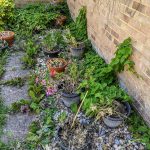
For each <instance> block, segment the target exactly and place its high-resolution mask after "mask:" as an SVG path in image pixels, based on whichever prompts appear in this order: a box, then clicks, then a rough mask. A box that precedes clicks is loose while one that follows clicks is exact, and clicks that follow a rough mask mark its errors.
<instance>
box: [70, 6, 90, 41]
mask: <svg viewBox="0 0 150 150" xmlns="http://www.w3.org/2000/svg"><path fill="white" fill-rule="evenodd" d="M69 29H70V31H71V34H72V35H73V36H74V37H75V38H76V40H77V41H82V40H86V39H87V19H86V7H83V8H81V9H80V11H79V15H78V17H77V18H76V20H75V22H73V23H71V24H70V25H69Z"/></svg>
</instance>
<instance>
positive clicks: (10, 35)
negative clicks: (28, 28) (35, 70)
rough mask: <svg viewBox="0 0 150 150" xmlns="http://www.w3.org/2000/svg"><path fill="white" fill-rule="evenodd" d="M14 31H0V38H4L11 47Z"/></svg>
mask: <svg viewBox="0 0 150 150" xmlns="http://www.w3.org/2000/svg"><path fill="white" fill-rule="evenodd" d="M14 35H15V33H14V32H12V31H2V32H0V40H5V41H7V43H8V46H9V47H11V46H12V45H13V42H14Z"/></svg>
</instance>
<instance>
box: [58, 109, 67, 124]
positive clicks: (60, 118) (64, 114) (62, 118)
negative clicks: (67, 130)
mask: <svg viewBox="0 0 150 150" xmlns="http://www.w3.org/2000/svg"><path fill="white" fill-rule="evenodd" d="M66 118H67V114H66V112H62V113H61V114H60V115H59V117H58V121H59V123H63V122H64V121H65V119H66Z"/></svg>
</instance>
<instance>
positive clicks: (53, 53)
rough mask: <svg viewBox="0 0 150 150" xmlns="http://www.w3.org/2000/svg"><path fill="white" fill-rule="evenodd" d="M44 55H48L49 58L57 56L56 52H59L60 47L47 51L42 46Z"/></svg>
mask: <svg viewBox="0 0 150 150" xmlns="http://www.w3.org/2000/svg"><path fill="white" fill-rule="evenodd" d="M42 50H43V52H44V54H45V55H47V56H49V57H50V58H56V57H58V54H59V53H60V52H61V50H60V49H55V50H51V51H48V50H47V49H46V48H42Z"/></svg>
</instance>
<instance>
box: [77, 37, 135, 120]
mask: <svg viewBox="0 0 150 150" xmlns="http://www.w3.org/2000/svg"><path fill="white" fill-rule="evenodd" d="M131 54H132V45H131V39H130V38H128V39H126V40H125V41H124V42H123V43H121V44H120V45H119V46H118V49H117V51H116V56H115V58H113V59H112V61H111V62H110V64H108V65H107V64H105V62H104V61H103V60H102V59H101V58H99V57H98V56H96V55H95V54H94V53H92V52H89V53H87V54H86V58H85V64H84V65H85V66H86V68H88V69H86V70H85V74H84V80H82V82H81V83H80V85H79V92H80V91H81V90H83V89H84V90H85V91H86V90H88V91H89V92H88V95H87V97H86V100H85V101H84V104H83V107H82V108H83V110H85V112H86V114H87V115H90V116H96V117H97V119H99V118H101V116H104V115H106V114H112V113H114V112H115V111H116V110H115V107H113V106H114V100H119V101H128V102H131V98H130V97H129V96H128V95H127V94H126V93H125V92H124V91H123V90H122V89H121V88H120V87H119V85H118V83H117V80H116V77H115V74H116V73H117V72H121V71H123V70H124V69H125V66H126V65H128V66H129V67H130V68H133V62H132V61H130V59H129V58H130V56H131ZM93 64H94V66H93ZM84 94H85V92H82V94H81V98H83V97H84ZM100 110H101V111H100Z"/></svg>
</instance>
